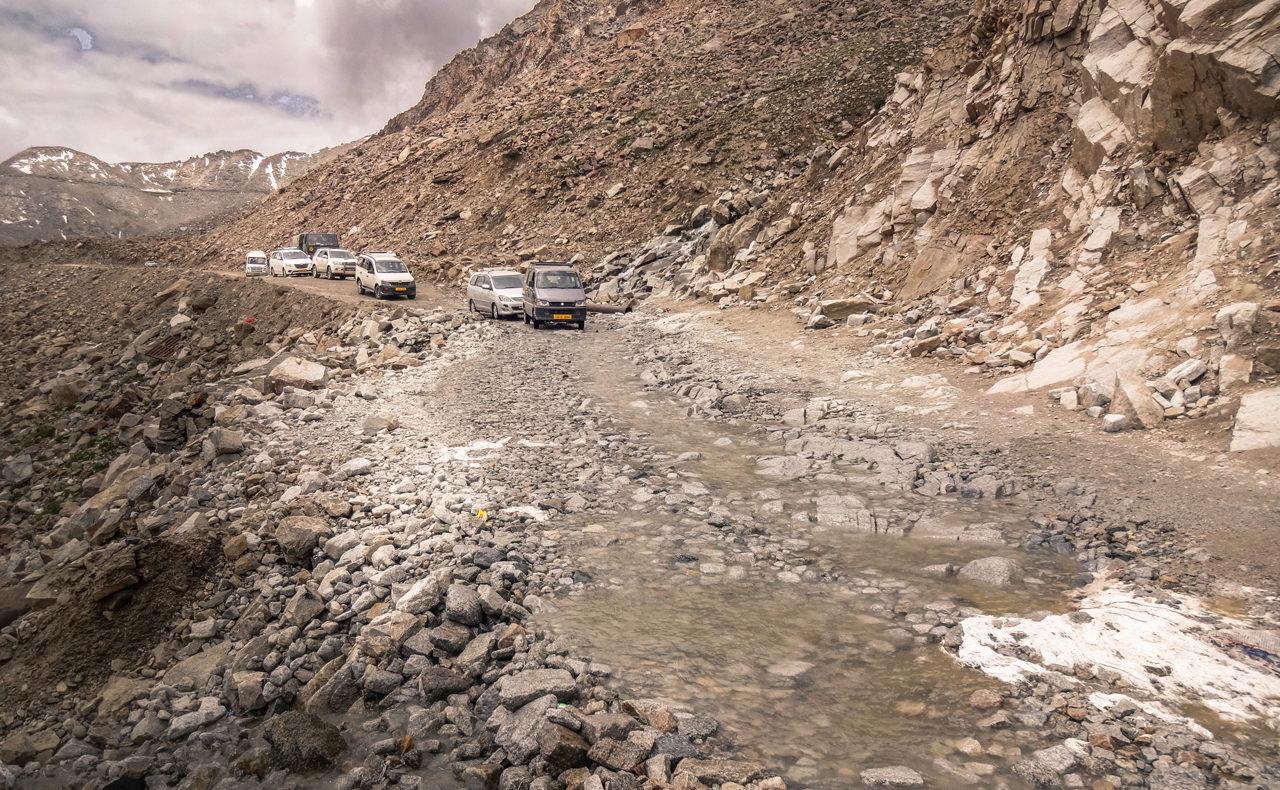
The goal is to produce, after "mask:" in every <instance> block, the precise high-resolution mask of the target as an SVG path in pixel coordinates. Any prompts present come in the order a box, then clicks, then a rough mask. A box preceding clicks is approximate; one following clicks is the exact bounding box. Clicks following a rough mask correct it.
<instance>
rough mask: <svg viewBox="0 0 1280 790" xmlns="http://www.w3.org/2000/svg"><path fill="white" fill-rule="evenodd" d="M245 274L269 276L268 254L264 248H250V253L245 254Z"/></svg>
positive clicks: (248, 275) (246, 275) (249, 275)
mask: <svg viewBox="0 0 1280 790" xmlns="http://www.w3.org/2000/svg"><path fill="white" fill-rule="evenodd" d="M244 276H245V277H266V276H267V254H266V253H265V252H263V251H262V250H249V254H248V255H245V256H244Z"/></svg>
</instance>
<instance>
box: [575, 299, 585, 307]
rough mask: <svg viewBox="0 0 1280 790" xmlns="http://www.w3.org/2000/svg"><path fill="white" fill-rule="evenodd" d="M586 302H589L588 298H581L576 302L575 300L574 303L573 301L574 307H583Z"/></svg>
mask: <svg viewBox="0 0 1280 790" xmlns="http://www.w3.org/2000/svg"><path fill="white" fill-rule="evenodd" d="M586 303H587V300H586V299H579V300H578V301H576V302H574V303H573V306H574V307H582V306H583V305H584V304H586Z"/></svg>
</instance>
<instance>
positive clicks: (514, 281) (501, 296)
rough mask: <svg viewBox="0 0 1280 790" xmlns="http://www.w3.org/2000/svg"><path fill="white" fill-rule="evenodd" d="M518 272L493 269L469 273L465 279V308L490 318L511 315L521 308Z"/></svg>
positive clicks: (520, 287) (520, 285)
mask: <svg viewBox="0 0 1280 790" xmlns="http://www.w3.org/2000/svg"><path fill="white" fill-rule="evenodd" d="M521 292H522V283H521V281H520V272H516V271H511V270H510V269H494V270H492V271H483V272H478V273H476V274H473V275H471V279H470V280H469V281H467V308H468V309H469V310H470V311H471V312H473V313H475V312H480V313H486V314H488V315H489V317H490V318H498V317H500V316H512V315H516V314H518V313H519V312H520V311H521V310H522V309H523V308H522V304H523V301H522V298H521Z"/></svg>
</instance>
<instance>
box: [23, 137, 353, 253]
mask: <svg viewBox="0 0 1280 790" xmlns="http://www.w3.org/2000/svg"><path fill="white" fill-rule="evenodd" d="M343 150H345V146H344V147H336V148H328V149H325V150H323V151H320V152H317V153H315V154H302V153H297V152H293V151H290V152H286V153H281V154H275V155H273V156H264V155H263V154H259V153H257V152H255V151H248V150H241V151H218V152H217V153H210V154H205V155H204V156H197V157H192V158H191V159H187V160H185V161H182V162H161V163H153V162H124V163H120V164H109V163H107V162H103V161H102V160H101V159H98V158H96V157H93V156H90V155H89V154H85V153H82V152H80V151H74V150H72V149H70V148H58V147H47V146H42V147H37V148H28V149H27V150H25V151H23V152H21V153H19V154H18V155H17V156H14V157H12V158H11V159H9V160H7V161H5V162H3V163H0V244H6V245H18V244H26V243H29V242H33V241H50V240H57V239H66V238H73V237H80V236H111V237H117V238H119V237H125V236H140V235H153V234H162V233H167V232H171V231H175V230H181V229H182V228H184V227H188V226H191V225H197V224H200V223H202V222H205V221H208V220H210V219H212V218H214V217H217V216H220V215H222V214H224V213H225V212H228V211H233V210H237V209H241V208H244V207H245V206H248V205H250V204H252V203H255V202H257V201H259V200H261V199H262V198H263V197H265V196H267V195H269V194H271V193H272V192H275V191H276V190H277V189H279V188H281V187H283V186H285V185H286V184H288V183H290V182H291V181H293V180H294V179H296V178H297V177H298V176H300V175H302V174H303V173H305V172H306V171H307V170H309V169H310V168H312V167H314V166H315V165H317V164H319V163H322V162H327V161H329V160H330V159H332V158H333V157H334V156H336V155H337V154H338V153H340V152H341V151H343Z"/></svg>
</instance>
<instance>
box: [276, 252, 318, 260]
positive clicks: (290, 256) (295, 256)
mask: <svg viewBox="0 0 1280 790" xmlns="http://www.w3.org/2000/svg"><path fill="white" fill-rule="evenodd" d="M280 257H282V258H284V259H285V260H286V261H298V260H302V261H307V260H311V259H310V258H308V257H307V254H306V253H305V252H303V251H302V250H285V251H284V253H283V254H282V255H281V256H280Z"/></svg>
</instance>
